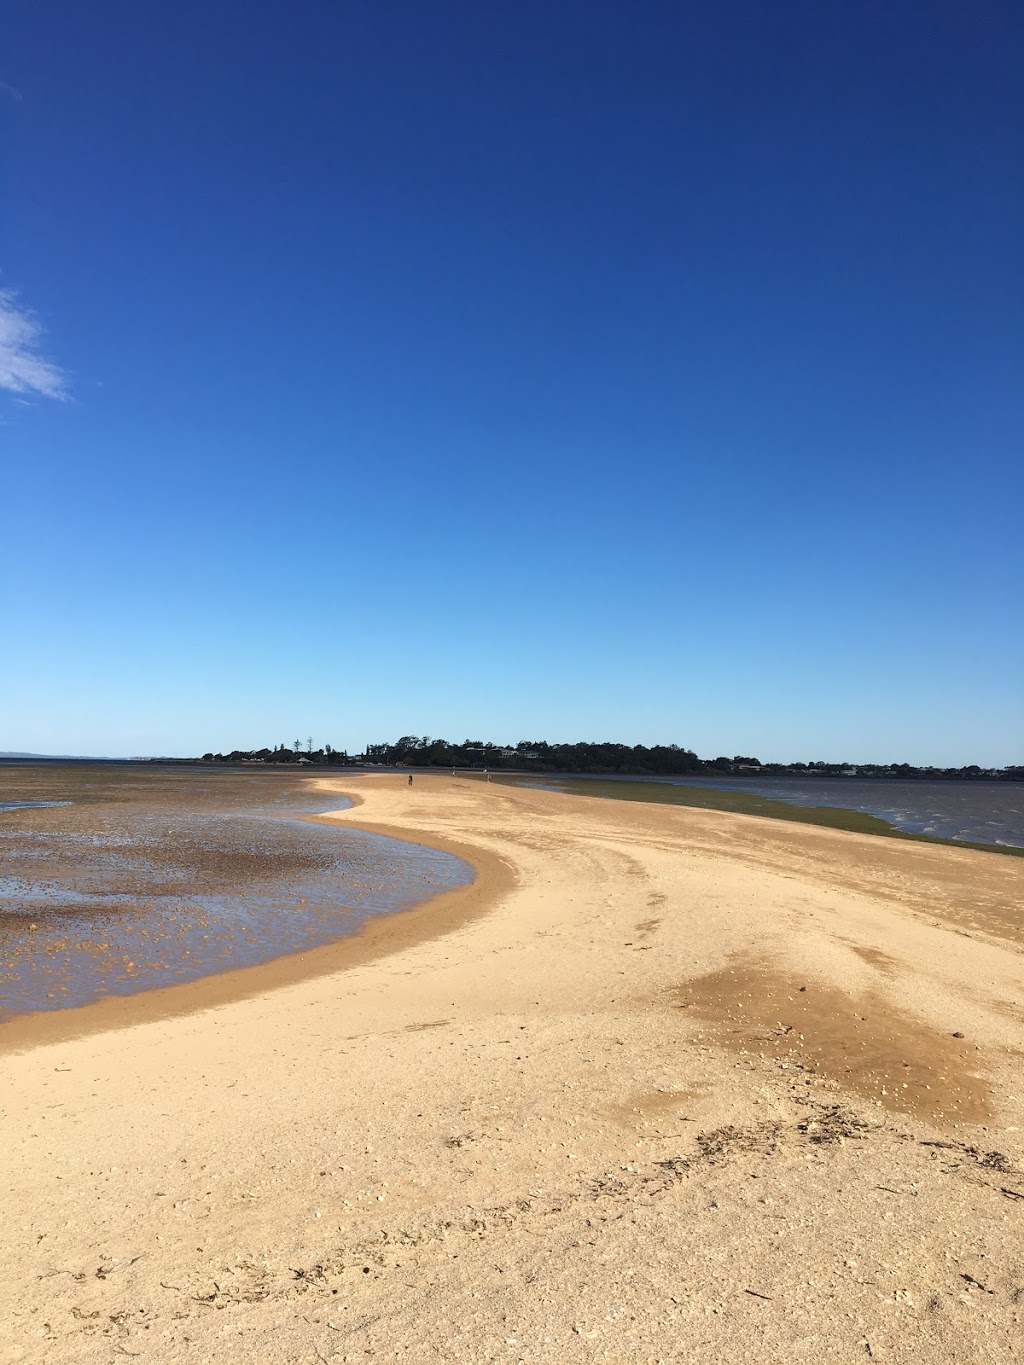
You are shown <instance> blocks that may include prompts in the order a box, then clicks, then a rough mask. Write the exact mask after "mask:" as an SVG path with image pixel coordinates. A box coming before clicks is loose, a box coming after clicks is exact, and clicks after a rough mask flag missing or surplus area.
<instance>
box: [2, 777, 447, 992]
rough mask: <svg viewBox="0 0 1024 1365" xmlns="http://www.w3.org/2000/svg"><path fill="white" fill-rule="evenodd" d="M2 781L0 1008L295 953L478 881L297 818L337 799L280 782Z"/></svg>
mask: <svg viewBox="0 0 1024 1365" xmlns="http://www.w3.org/2000/svg"><path fill="white" fill-rule="evenodd" d="M0 782H2V783H3V787H2V789H0V794H2V795H3V796H4V797H5V798H6V797H8V796H11V797H14V798H15V799H13V800H6V799H5V801H4V802H3V809H2V811H0V1012H8V1013H9V1012H18V1013H20V1012H22V1011H26V1010H55V1009H62V1008H67V1007H69V1006H72V1005H82V1004H87V1003H89V1002H90V1001H93V1000H96V999H99V998H100V997H103V996H107V995H128V994H133V993H135V992H137V991H141V990H146V989H149V988H151V987H154V986H167V985H172V984H176V983H179V982H183V981H191V980H195V979H196V978H198V977H202V976H207V975H209V974H211V973H213V972H218V971H224V970H227V969H228V968H234V967H242V966H249V965H252V964H255V963H259V962H266V961H268V960H270V959H272V958H275V957H279V956H281V955H283V954H286V953H295V952H301V951H303V950H304V949H308V948H313V947H317V946H319V945H320V944H324V943H328V942H332V941H334V940H336V939H338V938H342V937H344V936H346V935H349V934H352V933H354V932H355V931H356V930H357V929H358V928H359V926H360V925H361V924H363V923H364V922H365V921H366V920H367V919H368V918H369V917H371V916H375V915H382V914H391V913H394V912H395V911H399V910H404V909H408V908H410V907H412V906H414V905H417V904H419V903H420V902H422V901H423V900H425V899H427V898H429V897H430V896H432V895H436V894H437V893H438V892H440V891H444V890H447V889H449V888H451V887H454V886H460V885H465V884H466V883H468V882H469V881H471V880H472V876H473V872H472V869H471V868H470V867H469V865H468V864H466V863H464V862H462V861H461V860H460V859H458V858H455V857H452V856H451V855H450V854H447V853H441V852H438V851H435V850H433V849H429V848H424V847H421V846H419V845H415V844H409V843H405V842H403V841H401V840H397V839H388V838H384V837H383V836H381V835H376V834H369V833H364V832H363V831H361V830H357V829H350V828H345V827H336V826H327V825H321V824H317V823H315V822H312V821H310V820H308V819H304V818H302V817H303V816H308V815H311V814H316V813H319V812H323V811H326V810H337V809H339V808H340V807H342V806H344V805H347V804H348V803H347V802H346V801H344V799H343V798H341V797H339V796H332V795H331V794H329V793H328V794H326V795H325V794H323V793H319V794H318V793H316V792H315V791H313V790H311V788H310V787H309V785H308V784H304V783H302V782H301V780H297V779H294V778H291V777H290V776H289V775H279V774H276V773H274V774H266V775H261V776H260V777H259V778H256V779H250V778H249V777H248V775H242V776H237V775H233V774H229V773H221V774H214V775H212V780H203V779H200V780H199V781H198V782H197V781H196V776H195V773H194V771H190V770H187V769H186V770H183V771H182V770H178V771H177V772H174V771H172V772H171V773H170V774H167V773H163V772H151V773H139V772H138V771H137V770H136V771H134V772H133V771H132V770H116V769H115V770H112V771H111V770H107V771H106V772H104V773H101V774H97V773H96V772H95V771H94V770H84V771H83V770H81V769H79V770H78V771H77V772H75V771H69V770H67V769H54V768H52V767H51V768H50V769H48V770H47V771H45V772H43V773H40V772H38V770H37V771H36V772H34V773H32V774H26V773H25V771H24V770H19V775H18V776H15V774H14V773H13V772H12V771H11V770H10V769H5V770H3V771H2V772H0ZM19 782H20V784H21V787H22V792H25V788H26V786H27V787H28V788H29V789H30V790H31V795H29V794H28V793H27V792H26V793H25V794H24V796H22V792H19V791H17V790H16V788H17V785H18V783H19ZM62 783H63V789H62V787H61V784H62ZM40 785H42V786H43V787H47V786H49V788H50V789H51V790H53V789H54V788H55V789H56V791H57V792H60V796H58V795H56V794H54V795H53V796H50V797H48V798H45V797H43V796H42V794H41V792H40V791H39V787H40ZM12 787H13V788H15V790H12ZM19 797H22V799H18V798H19ZM69 801H70V803H71V804H70V805H69V804H67V803H68V802H69ZM58 802H60V804H58Z"/></svg>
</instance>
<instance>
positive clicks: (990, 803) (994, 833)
mask: <svg viewBox="0 0 1024 1365" xmlns="http://www.w3.org/2000/svg"><path fill="white" fill-rule="evenodd" d="M562 775H563V776H566V777H568V776H572V778H573V780H574V781H576V780H583V779H584V775H582V774H575V773H574V774H568V773H566V774H562ZM595 776H596V775H595ZM600 780H602V781H608V780H621V781H624V782H638V781H639V782H643V781H651V782H667V783H669V784H670V785H671V786H674V787H710V788H713V789H714V790H717V791H741V792H750V793H751V794H752V795H754V796H767V797H770V798H771V799H772V800H775V801H788V802H790V803H791V804H793V805H796V806H833V807H841V808H842V809H844V810H856V811H860V812H861V813H862V814H865V815H877V816H879V817H880V818H881V819H883V820H888V821H889V823H890V824H891V825H894V826H895V827H896V828H897V829H902V830H906V831H907V832H908V833H911V834H930V835H932V836H934V837H935V838H938V839H963V840H966V841H968V842H970V843H979V844H1008V845H1010V846H1012V847H1015V848H1024V783H1020V782H985V781H980V780H979V781H968V782H956V781H947V782H928V781H926V780H921V781H901V780H900V779H899V778H877V777H839V778H835V777H833V778H829V777H758V776H756V775H754V774H750V775H746V774H745V775H744V776H742V777H656V778H654V777H652V778H637V777H625V776H624V777H622V778H613V779H608V778H606V777H605V778H601V779H600Z"/></svg>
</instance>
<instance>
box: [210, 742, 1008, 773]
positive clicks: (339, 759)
mask: <svg viewBox="0 0 1024 1365" xmlns="http://www.w3.org/2000/svg"><path fill="white" fill-rule="evenodd" d="M203 762H205V763H290V764H296V765H300V766H303V767H305V766H308V765H319V766H329V767H346V766H359V767H366V766H370V767H385V768H472V769H481V770H482V769H484V768H486V769H487V770H488V771H493V772H500V771H506V772H538V773H555V772H559V773H614V774H623V775H624V774H629V773H632V774H635V775H637V776H645V777H651V776H658V775H661V776H665V777H670V776H671V777H685V776H687V775H694V776H696V775H703V776H706V777H726V776H738V775H741V774H756V775H763V776H766V777H775V776H786V775H789V776H797V775H801V776H816V777H896V778H906V779H915V778H922V779H928V780H932V781H934V780H935V779H939V778H959V779H971V778H987V779H992V778H998V779H1002V780H1006V781H1018V782H1020V781H1024V766H1020V765H1017V766H1012V767H1008V768H982V767H979V766H978V764H976V763H971V764H969V765H968V766H966V767H963V768H933V767H926V768H919V767H914V766H913V764H910V763H826V762H817V763H761V762H760V761H759V760H758V759H757V758H754V757H751V756H748V755H743V754H735V755H734V756H733V757H732V758H727V757H725V756H719V757H718V758H698V757H697V755H696V754H695V753H694V752H693V750H692V749H684V748H681V747H680V746H679V745H678V744H655V745H653V746H651V747H648V746H647V745H644V744H636V745H632V746H630V745H628V744H613V743H610V742H607V743H603V744H594V743H581V744H549V743H548V742H547V740H543V739H530V740H527V739H523V740H520V741H519V743H518V744H515V745H501V744H494V743H493V742H492V741H490V740H481V739H465V740H463V741H462V743H461V744H452V743H450V742H449V741H448V740H446V739H431V738H430V737H429V736H428V735H423V736H419V735H403V736H402V737H401V739H396V740H395V741H394V743H386V744H368V745H367V746H366V749H365V751H364V752H363V753H361V754H352V755H350V754H348V753H347V752H346V751H345V750H343V749H333V748H332V747H331V746H330V745H329V744H325V745H324V746H323V747H322V748H319V749H314V748H313V741H312V739H308V740H306V741H302V740H298V739H297V740H294V741H293V742H292V744H291V745H287V744H279V745H277V746H276V747H274V748H267V749H233V750H232V751H231V753H228V754H214V753H207V754H204V755H203Z"/></svg>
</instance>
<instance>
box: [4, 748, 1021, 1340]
mask: <svg viewBox="0 0 1024 1365" xmlns="http://www.w3.org/2000/svg"><path fill="white" fill-rule="evenodd" d="M310 780H311V781H317V780H318V779H310ZM322 785H323V786H325V787H327V788H328V789H330V790H337V791H339V792H340V791H346V792H349V793H351V794H353V795H355V796H356V797H357V798H358V799H359V800H360V804H359V805H357V806H356V807H355V808H354V809H351V810H346V811H344V812H339V813H338V814H337V816H336V817H334V818H336V819H337V820H338V821H339V822H351V823H354V824H358V825H360V826H362V827H364V828H369V829H373V830H377V831H379V832H382V833H388V834H395V835H398V836H399V837H403V838H411V839H418V840H420V841H422V842H426V843H430V844H432V845H434V846H438V847H444V848H450V849H452V850H453V851H455V852H458V853H459V854H461V855H462V856H464V857H465V856H468V857H470V858H471V860H472V861H473V862H474V864H475V865H476V867H477V869H478V877H477V881H476V883H475V884H474V886H473V887H471V888H469V889H468V890H465V891H462V892H457V893H452V895H451V896H446V897H442V898H439V899H438V900H437V901H435V902H432V903H431V904H430V905H428V906H426V907H423V908H421V909H420V910H417V911H413V912H410V913H409V914H407V915H403V916H396V917H394V918H393V919H391V920H390V921H388V922H387V923H386V924H379V925H377V926H376V927H374V928H373V929H372V930H371V931H370V932H369V933H367V934H366V935H365V936H364V937H363V938H362V939H361V940H360V941H359V942H357V943H350V944H348V945H338V946H337V948H331V949H323V950H318V951H317V952H316V953H311V954H306V955H303V956H302V957H299V958H294V959H288V960H286V961H284V962H282V963H277V964H271V965H270V966H268V967H266V968H257V969H251V970H250V971H249V972H243V973H233V974H229V978H217V979H215V980H213V981H210V982H205V983H202V982H201V983H195V986H194V987H188V988H185V987H182V988H175V989H174V990H173V991H169V992H154V993H152V997H158V998H152V997H147V998H146V999H144V1000H135V1001H126V1002H117V1003H114V1004H107V1005H104V1006H103V1007H94V1008H92V1009H90V1010H85V1011H74V1012H71V1011H69V1012H68V1015H71V1014H73V1015H74V1019H73V1020H69V1019H68V1018H65V1019H64V1020H63V1022H62V1023H61V1024H60V1026H59V1027H58V1026H57V1025H54V1024H53V1023H52V1022H50V1023H43V1022H40V1021H39V1020H35V1021H32V1020H30V1021H27V1022H26V1023H23V1024H20V1025H19V1024H14V1025H5V1026H4V1028H3V1030H0V1034H2V1036H0V1047H2V1048H3V1049H4V1053H5V1055H3V1057H2V1058H0V1063H2V1067H3V1073H4V1077H3V1079H4V1090H3V1114H2V1118H0V1125H2V1126H0V1152H2V1161H3V1177H4V1179H3V1186H2V1187H3V1206H2V1208H3V1220H2V1229H0V1362H13V1361H32V1362H35V1361H46V1362H51V1361H52V1362H61V1363H62V1365H63V1363H64V1362H69V1363H70V1362H117V1361H120V1360H122V1359H124V1358H126V1357H132V1358H137V1359H141V1360H149V1361H153V1362H157V1363H159V1365H163V1362H171V1361H218V1362H243V1361H245V1362H250V1361H253V1362H261V1363H266V1365H276V1363H277V1362H288V1363H289V1365H291V1363H292V1362H310V1365H312V1363H313V1362H323V1361H346V1360H348V1361H365V1360H368V1359H381V1360H392V1359H399V1360H407V1361H423V1362H434V1361H437V1362H440V1361H445V1362H449V1361H472V1362H476V1361H488V1360H498V1361H510V1362H512V1361H546V1362H566V1361H570V1362H577V1361H578V1362H590V1361H610V1362H624V1363H625V1362H650V1363H651V1365H654V1363H655V1362H658V1361H664V1362H670V1361H671V1362H709V1363H710V1362H737V1363H738V1362H752V1361H757V1362H768V1361H780V1362H781V1361H787V1362H789V1361H801V1360H806V1361H814V1362H818V1361H822V1360H828V1361H837V1362H846V1361H850V1362H864V1361H869V1360H870V1361H907V1362H910V1361H913V1362H928V1363H929V1365H941V1362H947V1361H948V1362H953V1361H958V1362H972V1365H973V1363H974V1362H989V1361H991V1362H1002V1361H1007V1362H1009V1361H1019V1360H1020V1359H1021V1358H1022V1346H1021V1343H1022V1342H1024V1140H1022V1132H1021V1129H1022V1125H1024V1117H1022V1115H1024V978H1022V972H1021V966H1022V963H1021V946H1022V905H1024V866H1022V865H1021V863H1020V862H1019V861H1017V860H1011V859H1004V858H999V857H997V856H994V855H988V854H984V853H975V852H970V851H960V850H957V849H948V848H931V847H928V846H925V845H915V844H902V843H900V844H893V843H890V842H889V841H886V840H876V839H871V838H869V837H865V836H860V835H854V834H846V833H840V832H835V831H830V830H824V829H817V828H814V827H805V826H798V825H790V824H783V823H781V822H774V821H765V820H759V819H756V818H751V817H746V816H734V815H726V814H722V813H718V812H711V811H700V810H694V809H688V808H685V807H667V806H654V805H651V806H643V805H639V804H637V803H632V802H618V801H607V800H594V799H588V798H584V797H570V796H564V795H559V794H554V793H547V792H538V791H530V790H526V789H520V788H514V787H507V786H503V785H499V784H497V783H491V784H485V783H483V782H480V781H474V780H470V779H449V778H442V777H437V776H427V775H424V776H421V777H420V776H418V777H417V779H416V782H415V784H414V786H413V787H411V788H409V787H408V786H407V785H405V781H404V779H398V778H396V777H394V776H390V775H387V776H384V775H382V776H379V777H371V778H360V779H358V780H352V781H349V782H344V781H342V780H340V779H339V780H337V781H334V782H333V785H332V782H331V781H323V783H322ZM47 1030H49V1032H48V1031H47ZM72 1031H73V1032H74V1033H75V1035H76V1036H67V1035H69V1034H70V1033H71V1032H72Z"/></svg>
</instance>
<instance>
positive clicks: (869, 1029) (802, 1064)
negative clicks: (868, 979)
mask: <svg viewBox="0 0 1024 1365" xmlns="http://www.w3.org/2000/svg"><path fill="white" fill-rule="evenodd" d="M673 994H674V995H675V997H676V999H677V1002H678V1004H679V1007H680V1008H681V1009H684V1010H686V1011H687V1012H688V1013H692V1014H694V1015H696V1016H697V1017H698V1018H699V1019H702V1020H704V1021H706V1022H707V1023H709V1024H712V1025H713V1026H714V1027H715V1029H716V1032H717V1035H718V1038H719V1041H720V1042H721V1043H723V1044H724V1045H725V1046H726V1047H728V1048H729V1049H730V1051H732V1052H734V1053H736V1054H738V1055H739V1056H740V1057H743V1058H744V1059H746V1060H748V1061H751V1062H753V1061H755V1060H762V1061H775V1062H776V1063H777V1064H778V1066H779V1067H780V1069H783V1070H788V1069H793V1071H794V1072H795V1073H799V1072H806V1073H810V1074H811V1075H813V1076H815V1077H820V1078H822V1079H824V1080H829V1081H833V1082H835V1083H837V1084H838V1085H840V1086H842V1087H843V1088H844V1089H848V1090H853V1091H855V1092H856V1093H857V1094H859V1095H862V1096H864V1097H865V1098H866V1099H869V1100H871V1101H873V1102H874V1103H875V1104H876V1105H879V1106H881V1107H882V1108H884V1109H890V1110H895V1111H897V1112H900V1113H906V1114H913V1115H915V1116H916V1117H918V1118H921V1119H925V1120H928V1121H930V1122H933V1123H946V1124H949V1123H954V1124H955V1123H984V1122H985V1121H986V1120H987V1119H989V1118H990V1117H991V1109H990V1106H989V1099H988V1096H989V1087H988V1084H987V1083H986V1081H985V1080H984V1079H983V1078H982V1077H980V1076H977V1075H976V1074H975V1073H974V1070H973V1068H974V1067H976V1066H977V1065H978V1063H979V1060H980V1057H979V1052H978V1050H977V1049H976V1048H975V1046H974V1045H973V1044H965V1043H964V1042H963V1040H962V1039H957V1038H954V1037H953V1036H952V1035H951V1034H950V1035H946V1034H943V1033H940V1032H938V1031H936V1030H935V1029H934V1028H932V1027H930V1026H929V1025H927V1024H925V1023H924V1022H923V1021H922V1020H920V1019H918V1018H916V1017H915V1016H913V1015H911V1014H908V1013H906V1012H905V1011H903V1010H900V1009H898V1008H897V1007H896V1006H894V1005H893V1004H892V1003H891V1002H890V1001H888V1000H886V999H884V998H883V997H882V996H880V995H878V994H877V993H876V992H874V991H865V992H861V993H856V994H854V993H849V992H846V991H841V990H838V989H836V988H835V987H833V986H827V985H823V984H820V983H817V982H814V981H812V980H807V979H801V978H799V977H797V976H795V975H794V973H793V972H792V971H789V970H783V969H781V968H780V967H779V966H778V965H777V964H774V963H770V962H767V961H764V960H761V959H757V958H751V957H746V956H740V957H736V958H734V959H733V960H732V961H731V962H730V963H729V964H728V965H727V966H725V967H722V968H720V969H719V970H718V971H715V972H711V973H709V974H708V975H707V976H702V977H697V978H695V979H694V980H693V981H688V982H686V983H685V984H684V985H682V986H680V987H678V988H676V989H675V991H674V992H673ZM794 1079H796V1076H794Z"/></svg>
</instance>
